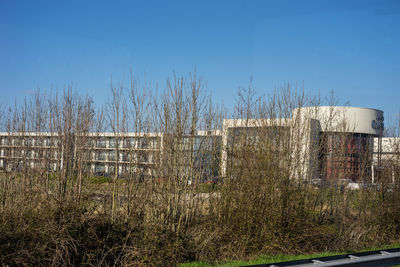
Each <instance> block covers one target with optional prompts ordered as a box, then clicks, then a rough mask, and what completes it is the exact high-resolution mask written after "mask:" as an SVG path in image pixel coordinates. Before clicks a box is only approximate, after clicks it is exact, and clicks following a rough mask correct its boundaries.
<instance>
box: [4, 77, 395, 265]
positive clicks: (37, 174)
mask: <svg viewBox="0 0 400 267" xmlns="http://www.w3.org/2000/svg"><path fill="white" fill-rule="evenodd" d="M111 89H112V90H111V94H112V97H111V98H110V99H111V101H110V102H109V103H108V104H107V106H106V108H105V109H98V110H96V108H95V107H94V104H93V102H92V100H91V98H90V97H82V96H79V95H78V94H74V93H73V92H72V91H71V90H66V91H65V93H64V95H63V96H58V95H56V96H54V97H45V96H44V95H41V94H40V92H38V94H37V95H36V96H35V97H34V98H33V99H28V100H27V101H25V102H24V104H23V105H22V106H14V107H9V108H7V109H4V110H3V115H2V117H1V118H2V120H1V123H2V128H3V129H4V131H5V132H9V133H10V134H11V133H18V134H19V135H20V136H21V137H24V138H25V137H26V136H28V135H27V134H26V133H30V132H35V133H41V132H46V131H47V132H51V133H54V140H55V143H54V148H53V150H52V149H48V151H47V152H44V151H43V150H41V149H40V148H37V147H32V148H29V151H31V152H30V153H38V154H40V155H41V160H40V162H36V163H34V164H33V165H32V163H31V162H32V160H31V159H32V156H31V155H32V154H28V153H24V154H23V155H18V156H16V155H15V154H12V153H11V150H12V148H9V147H8V148H7V149H8V150H9V151H5V154H6V155H9V157H8V158H7V162H8V163H10V164H12V166H14V167H13V168H12V169H7V168H5V169H4V170H3V173H2V174H1V177H0V199H1V209H0V220H1V223H0V264H1V265H32V266H33V265H46V266H48V265H53V266H57V265H95V266H98V265H124V266H129V265H145V266H148V265H156V266H161V265H171V266H172V265H176V264H178V263H182V262H190V261H204V262H209V263H212V262H221V261H225V260H232V259H246V258H252V257H255V256H257V255H260V254H268V255H273V254H296V253H314V252H326V251H345V250H357V249H362V248H366V247H374V246H381V245H383V244H391V243H395V242H397V243H398V242H399V241H400V240H399V234H400V206H399V205H398V203H399V201H400V190H399V184H398V180H397V179H396V180H395V181H394V183H392V181H391V178H390V179H389V178H387V179H385V178H384V177H385V175H386V176H387V177H389V176H390V175H392V174H391V173H386V174H385V173H382V177H383V178H382V179H380V180H379V186H374V187H363V188H361V189H360V190H355V191H351V190H347V189H343V187H341V186H321V187H318V186H314V185H313V184H312V183H311V179H310V175H311V173H312V170H310V168H312V167H309V170H308V171H307V172H304V171H301V170H302V169H303V168H304V164H305V163H304V158H305V156H304V151H302V150H301V149H300V147H301V146H300V145H296V144H301V140H303V139H304V138H306V137H307V136H306V135H307V134H305V132H306V131H305V127H307V126H306V125H304V128H302V127H297V128H296V129H297V130H298V131H297V132H293V131H288V130H287V129H286V128H284V127H282V125H280V124H279V123H278V122H277V121H279V120H276V119H279V118H288V117H292V116H293V117H296V116H294V115H295V114H292V112H293V110H295V108H299V107H302V106H307V105H313V106H318V105H319V104H320V101H319V99H315V98H311V97H306V96H305V95H304V94H303V93H297V92H293V91H291V89H290V87H287V88H284V89H282V90H281V91H279V92H277V93H275V94H273V95H271V96H262V97H257V96H255V94H254V90H253V89H252V88H251V87H250V88H247V89H240V91H239V94H238V102H237V105H236V107H235V111H234V112H233V113H232V114H230V115H228V114H227V111H226V110H225V109H223V108H218V107H216V106H215V105H214V104H213V103H212V101H211V96H210V94H209V92H208V91H207V90H206V88H205V85H204V82H203V80H202V79H201V78H198V77H197V76H196V74H190V75H189V76H188V77H173V78H172V79H169V80H168V81H167V85H166V88H165V90H164V91H163V92H161V93H159V94H158V95H157V96H152V95H151V94H150V92H151V90H150V88H149V84H148V83H144V84H142V85H141V84H139V83H138V82H137V81H136V80H135V79H134V78H133V77H132V80H131V84H130V87H129V88H128V89H126V88H125V87H124V86H123V85H114V84H113V85H112V88H111ZM224 117H231V118H237V119H239V118H240V119H242V125H247V126H248V125H252V124H254V121H255V120H254V119H255V118H265V120H261V122H260V120H259V122H260V124H259V125H257V129H258V130H257V132H256V133H255V132H246V130H245V132H242V133H240V134H238V135H235V134H233V135H232V136H233V137H232V139H229V140H227V141H226V143H224V142H222V143H221V144H219V145H220V146H222V147H223V148H222V150H223V151H225V152H224V153H225V154H223V155H221V149H218V144H215V143H207V142H204V143H197V142H198V141H197V139H196V136H197V131H198V130H205V131H209V132H212V131H215V130H219V129H224V127H225V126H224V125H223V120H222V119H223V118H224ZM294 123H297V124H299V125H302V123H303V122H302V121H295V122H294ZM252 126H254V125H252ZM103 131H109V132H112V133H113V134H114V135H115V136H118V139H117V141H116V142H115V144H114V147H113V148H114V149H115V150H116V155H117V156H116V157H115V158H114V160H113V164H112V166H113V170H114V172H113V173H111V174H110V176H109V177H102V176H93V175H92V174H91V173H90V172H91V170H90V167H88V166H87V164H86V162H87V161H88V159H89V157H90V153H91V152H90V153H88V152H87V151H91V150H90V146H93V144H91V143H89V142H88V141H89V140H90V139H89V136H91V135H96V134H98V135H99V136H100V133H101V132H103ZM128 132H135V133H137V134H138V135H139V136H143V137H146V134H147V133H148V132H156V133H160V135H162V136H163V141H162V142H163V144H162V145H163V153H160V154H157V153H154V154H152V158H153V164H152V165H151V167H144V164H140V163H139V162H138V158H140V157H141V156H142V155H141V154H134V153H136V152H135V151H136V150H129V151H122V150H121V151H119V150H120V145H119V143H120V142H124V140H126V139H127V137H128V135H127V133H128ZM308 137H309V136H308ZM26 138H28V137H26ZM294 140H298V142H294ZM51 141H52V140H51ZM24 142H27V140H24ZM43 142H44V140H43ZM46 142H47V141H46ZM210 144H211V145H210ZM74 147H75V148H76V149H75V150H73V149H71V148H74ZM3 149H6V148H3ZM315 149H319V148H318V147H317V148H315ZM32 151H34V152H32ZM49 151H50V152H49ZM54 151H63V153H62V154H61V153H58V154H57V153H56V154H54V153H53V152H54ZM13 153H16V152H15V151H14V152H13ZM120 153H121V155H122V154H123V153H126V154H124V155H125V156H126V158H127V159H129V160H130V162H129V163H130V164H131V165H132V166H133V167H129V168H127V169H126V171H125V172H124V173H123V175H120V173H119V172H118V170H119V169H120V168H119V166H122V164H124V163H123V161H122V160H121V157H120V156H119V154H120ZM221 158H222V161H224V162H222V163H223V164H225V165H226V169H225V171H224V172H225V173H224V175H223V176H224V177H223V180H222V179H221V178H219V180H215V181H211V180H210V181H211V182H210V183H204V181H205V180H204V176H205V175H206V173H207V175H209V170H210V169H215V166H220V163H221V162H220V160H221ZM199 159H206V160H205V161H206V163H205V164H199ZM200 162H201V160H200ZM393 162H394V163H396V161H393ZM397 162H398V161H397ZM54 163H57V164H60V165H59V167H58V168H56V169H55V170H54V168H53V166H54ZM223 164H222V165H223ZM131 165H129V166H131ZM314 167H315V166H314ZM218 168H219V167H217V169H218ZM220 173H221V170H220ZM214 183H215V184H214Z"/></svg>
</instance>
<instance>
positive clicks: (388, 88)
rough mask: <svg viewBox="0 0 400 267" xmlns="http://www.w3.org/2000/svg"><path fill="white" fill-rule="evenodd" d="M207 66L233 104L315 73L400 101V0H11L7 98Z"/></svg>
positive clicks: (357, 101) (363, 98) (336, 85)
mask: <svg viewBox="0 0 400 267" xmlns="http://www.w3.org/2000/svg"><path fill="white" fill-rule="evenodd" d="M194 66H196V69H197V72H198V74H200V75H202V76H203V77H204V78H205V79H206V80H207V84H208V87H209V88H210V90H211V91H212V93H213V96H214V99H215V100H216V101H217V102H221V101H224V103H225V105H226V106H228V107H232V106H233V104H234V102H235V98H236V93H237V89H238V87H239V86H247V85H248V83H249V80H250V77H253V85H254V87H255V89H256V91H257V92H258V93H259V94H269V93H271V92H272V91H273V90H274V88H279V87H282V86H284V85H285V84H287V83H291V84H293V85H295V84H296V83H297V84H302V83H303V82H304V85H305V89H306V91H308V92H312V93H313V94H320V95H321V96H323V97H324V96H328V95H329V94H330V92H331V91H332V90H333V92H334V94H335V95H336V96H337V97H338V98H340V99H341V100H342V101H343V102H347V101H348V102H350V104H351V105H352V106H362V107H372V108H378V109H382V110H384V111H385V117H386V118H389V117H394V116H396V114H399V112H400V1H385V0H379V1H370V0H361V1H349V0H347V1H339V0H338V1H324V0H319V1H295V0H291V1H288V0H286V1H285V0H281V1H268V0H262V1H255V0H248V1H233V0H231V1H205V0H202V1H195V0H186V1H151V0H150V1H144V0H142V1H100V0H97V1H40V0H39V1H22V0H21V1H18V0H15V1H14V0H0V91H1V100H0V102H2V103H10V102H13V101H14V100H15V99H17V100H18V101H21V100H22V99H23V98H24V97H26V96H29V95H30V94H32V92H34V91H35V90H36V89H37V88H41V90H42V91H47V90H50V88H53V90H57V88H63V87H64V86H68V85H70V84H72V85H73V86H74V87H75V88H76V89H77V90H79V91H81V92H83V93H88V94H89V95H93V96H94V99H95V101H96V103H98V104H103V103H105V102H106V99H107V96H108V95H109V87H110V79H111V77H112V78H113V80H115V81H125V82H126V81H127V80H128V77H129V71H130V68H132V69H133V71H134V73H135V74H136V76H138V77H140V78H142V79H143V77H144V75H145V76H146V79H147V80H149V81H150V82H151V83H152V84H153V85H156V84H158V85H159V86H160V87H162V86H163V84H164V81H165V79H166V77H168V76H171V74H172V72H173V71H175V72H176V73H177V74H178V75H184V74H186V73H188V72H190V71H193V69H194Z"/></svg>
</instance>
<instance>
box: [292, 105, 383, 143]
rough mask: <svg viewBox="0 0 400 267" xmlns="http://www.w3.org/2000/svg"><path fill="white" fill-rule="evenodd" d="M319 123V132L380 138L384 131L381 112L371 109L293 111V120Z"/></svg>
mask: <svg viewBox="0 0 400 267" xmlns="http://www.w3.org/2000/svg"><path fill="white" fill-rule="evenodd" d="M298 116H300V118H302V119H303V118H304V119H315V120H318V121H319V124H320V127H321V128H320V131H321V132H347V133H363V134H370V135H374V136H381V135H382V133H383V129H384V117H383V111H381V110H377V109H372V108H359V107H342V106H320V107H302V108H297V109H294V110H293V118H298Z"/></svg>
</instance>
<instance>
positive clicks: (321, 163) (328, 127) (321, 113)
mask: <svg viewBox="0 0 400 267" xmlns="http://www.w3.org/2000/svg"><path fill="white" fill-rule="evenodd" d="M293 112H294V113H293V116H294V117H296V116H298V115H300V116H301V117H302V118H307V119H314V120H317V121H318V122H319V146H318V149H316V150H317V151H316V153H318V155H315V158H317V159H318V160H317V168H318V173H319V176H320V178H322V179H325V180H338V179H349V180H352V181H354V182H363V181H364V182H369V181H370V179H371V166H372V156H373V143H374V138H375V137H380V136H382V133H383V129H384V117H383V111H381V110H376V109H370V108H358V107H340V106H322V107H304V108H300V109H296V110H294V111H293Z"/></svg>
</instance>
